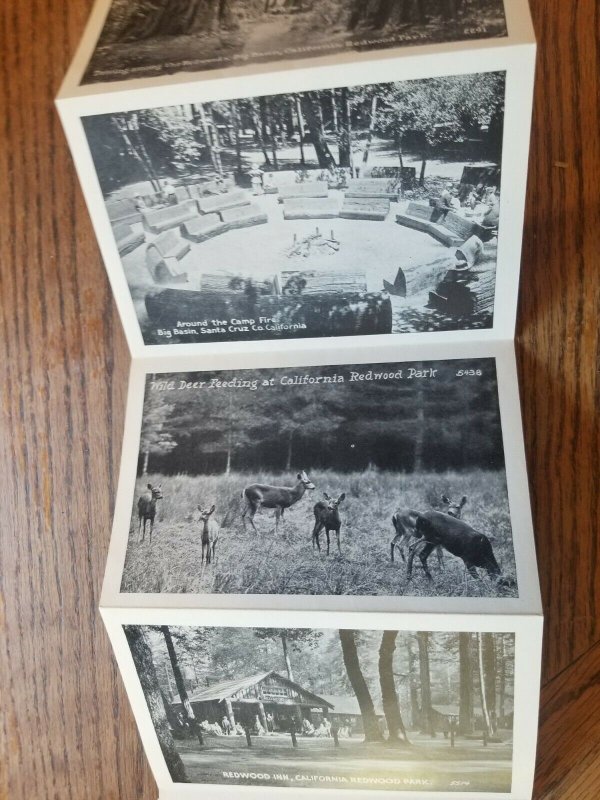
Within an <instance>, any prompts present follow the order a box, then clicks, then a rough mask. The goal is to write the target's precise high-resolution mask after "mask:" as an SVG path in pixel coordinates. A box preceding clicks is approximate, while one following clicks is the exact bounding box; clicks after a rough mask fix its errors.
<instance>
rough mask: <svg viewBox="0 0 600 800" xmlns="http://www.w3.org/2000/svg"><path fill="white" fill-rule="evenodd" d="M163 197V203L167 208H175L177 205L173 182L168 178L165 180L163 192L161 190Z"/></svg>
mask: <svg viewBox="0 0 600 800" xmlns="http://www.w3.org/2000/svg"><path fill="white" fill-rule="evenodd" d="M162 194H163V197H164V198H165V202H166V203H167V205H169V206H176V205H177V193H176V192H175V187H174V186H173V181H172V180H171V179H170V178H167V179H166V180H165V183H164V186H163V190H162Z"/></svg>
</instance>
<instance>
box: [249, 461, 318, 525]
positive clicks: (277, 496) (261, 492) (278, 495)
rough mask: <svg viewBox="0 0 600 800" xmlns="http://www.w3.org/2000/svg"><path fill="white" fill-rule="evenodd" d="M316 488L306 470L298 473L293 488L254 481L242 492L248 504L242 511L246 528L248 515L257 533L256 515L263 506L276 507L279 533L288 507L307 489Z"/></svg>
mask: <svg viewBox="0 0 600 800" xmlns="http://www.w3.org/2000/svg"><path fill="white" fill-rule="evenodd" d="M314 488H315V485H314V483H313V482H312V481H311V480H310V478H309V477H308V475H307V474H306V472H304V470H303V471H302V472H299V473H298V483H297V484H296V485H295V486H293V487H291V488H290V487H286V486H266V485H265V484H262V483H253V484H252V485H251V486H246V488H245V489H244V491H243V492H242V497H243V499H244V501H245V504H246V507H245V508H244V511H243V513H242V523H243V525H244V530H245V529H246V517H248V518H249V520H250V524H251V525H252V527H253V528H254V531H255V533H258V530H257V528H256V525H255V524H254V515H255V514H256V512H257V511H258V510H259V508H261V506H262V507H263V508H274V509H275V533H277V530H278V528H279V519H280V518H282V517H283V514H284V511H285V510H286V508H290V506H293V505H294V503H297V502H298V500H300V499H301V497H302V496H303V495H304V492H305V491H306V490H307V489H308V490H309V491H312V489H314Z"/></svg>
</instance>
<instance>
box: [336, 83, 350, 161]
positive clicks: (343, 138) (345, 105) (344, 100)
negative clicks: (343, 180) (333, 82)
mask: <svg viewBox="0 0 600 800" xmlns="http://www.w3.org/2000/svg"><path fill="white" fill-rule="evenodd" d="M338 98H339V104H340V115H339V116H340V120H341V124H339V125H338V153H339V164H340V167H351V166H352V117H351V110H350V93H349V91H348V88H347V87H346V86H343V87H342V88H341V89H340V91H339V95H338Z"/></svg>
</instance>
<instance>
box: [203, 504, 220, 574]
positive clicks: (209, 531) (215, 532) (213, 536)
mask: <svg viewBox="0 0 600 800" xmlns="http://www.w3.org/2000/svg"><path fill="white" fill-rule="evenodd" d="M215 509H216V506H215V505H212V506H211V507H210V508H204V507H203V506H198V511H199V512H200V522H201V523H202V559H201V563H202V564H204V562H205V561H206V563H207V564H210V563H211V562H212V561H214V558H215V552H216V549H217V542H218V541H219V533H220V530H221V526H220V525H219V523H218V522H217V520H216V519H215V518H214V517H213V514H214V513H215Z"/></svg>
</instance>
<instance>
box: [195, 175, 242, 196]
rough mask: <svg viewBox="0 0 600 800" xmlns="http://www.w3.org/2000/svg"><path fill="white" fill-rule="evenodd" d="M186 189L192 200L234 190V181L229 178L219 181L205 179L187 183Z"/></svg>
mask: <svg viewBox="0 0 600 800" xmlns="http://www.w3.org/2000/svg"><path fill="white" fill-rule="evenodd" d="M187 190H188V192H189V193H190V197H191V198H192V199H193V200H201V199H202V198H204V197H210V196H212V195H219V194H225V193H226V192H231V191H234V190H235V181H234V180H233V179H231V178H224V180H223V181H222V182H221V183H218V182H217V181H206V183H188V184H187Z"/></svg>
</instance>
